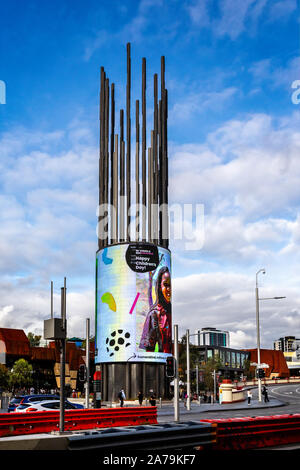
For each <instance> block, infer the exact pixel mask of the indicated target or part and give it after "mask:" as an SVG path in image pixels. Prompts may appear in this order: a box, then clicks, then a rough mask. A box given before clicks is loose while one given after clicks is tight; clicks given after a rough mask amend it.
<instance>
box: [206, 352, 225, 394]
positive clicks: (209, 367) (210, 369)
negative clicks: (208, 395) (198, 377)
mask: <svg viewBox="0 0 300 470" xmlns="http://www.w3.org/2000/svg"><path fill="white" fill-rule="evenodd" d="M221 368H222V362H221V360H220V358H219V356H216V357H214V358H209V359H207V361H206V364H205V365H204V366H203V367H202V369H203V375H204V385H205V389H206V390H208V391H211V392H213V390H214V377H213V373H214V370H215V371H216V372H218V370H219V369H221Z"/></svg>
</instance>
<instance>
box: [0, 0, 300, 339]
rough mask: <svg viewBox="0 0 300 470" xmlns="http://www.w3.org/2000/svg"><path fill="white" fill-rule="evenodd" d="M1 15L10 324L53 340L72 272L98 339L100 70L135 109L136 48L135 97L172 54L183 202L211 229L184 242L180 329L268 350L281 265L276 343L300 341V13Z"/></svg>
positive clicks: (7, 8) (156, 1)
mask: <svg viewBox="0 0 300 470" xmlns="http://www.w3.org/2000/svg"><path fill="white" fill-rule="evenodd" d="M0 10H1V15H0V84H2V87H3V84H5V87H6V100H5V104H4V103H3V99H2V104H0V327H9V328H22V329H24V330H25V332H26V333H28V332H29V331H33V332H34V333H36V334H42V331H43V320H44V319H46V318H49V316H50V281H51V280H53V281H54V291H55V298H54V301H55V305H54V307H55V312H56V314H57V315H59V314H60V311H59V310H60V288H61V286H62V285H63V279H64V276H66V277H67V287H68V297H67V318H68V334H69V336H73V335H78V336H84V335H85V320H86V318H91V329H92V333H93V331H94V330H93V326H94V325H93V322H94V284H95V252H96V249H97V237H96V223H97V218H96V207H97V198H98V189H97V180H98V140H99V137H98V135H99V118H98V116H99V109H98V103H99V79H100V67H101V66H102V65H103V66H104V67H105V69H106V71H107V73H108V75H109V77H110V79H111V81H113V82H114V83H116V105H117V108H118V109H120V107H123V106H124V104H125V102H124V99H125V85H126V43H127V42H131V51H132V74H133V80H132V82H133V83H132V85H133V89H132V99H133V100H135V99H140V91H141V90H140V83H141V60H142V57H146V58H147V80H148V82H149V83H151V81H152V77H153V74H154V73H156V72H157V73H159V72H160V56H161V55H165V57H166V87H167V88H168V93H169V128H168V133H169V157H170V162H169V170H170V202H171V203H172V204H183V203H185V204H193V207H194V206H195V205H197V204H199V205H202V206H203V207H204V222H203V224H201V226H200V227H199V226H196V225H195V224H193V225H192V226H187V230H186V232H189V233H190V234H192V235H193V236H195V237H196V236H198V239H199V240H201V241H202V243H201V246H198V248H197V249H194V250H190V249H187V244H186V242H185V241H184V240H178V239H176V238H175V237H173V238H172V240H171V246H170V247H171V250H172V255H173V258H172V259H173V318H174V323H177V324H178V325H179V331H180V334H183V333H184V332H185V330H186V329H187V328H189V329H190V330H191V333H193V332H194V330H195V329H198V328H202V327H206V326H212V327H216V328H221V329H226V330H229V331H230V337H231V346H233V347H255V342H256V331H255V274H256V272H257V271H258V270H259V269H260V268H265V269H266V275H263V274H260V275H259V277H258V279H259V289H260V295H261V297H273V296H286V299H283V300H277V301H276V300H268V301H261V303H260V310H261V343H262V347H265V348H272V346H273V340H275V339H277V338H278V337H280V336H282V335H296V336H298V337H300V290H299V287H300V104H299V101H300V100H299V98H300V92H299V93H298V94H297V89H295V88H292V85H293V84H294V87H295V86H296V85H297V82H296V81H298V80H299V81H300V21H299V20H300V5H299V2H298V1H297V0H191V1H189V0H168V1H164V0H140V1H133V0H128V1H127V2H124V1H119V0H114V1H113V2H111V1H106V0H102V1H101V2H98V1H96V0H86V1H82V0H75V1H74V0H72V1H71V0H53V1H51V2H40V1H37V0H36V1H31V0H28V1H24V0H23V1H19V0H11V1H10V2H4V1H0ZM295 82H296V85H295ZM298 83H299V87H300V82H298ZM2 91H3V88H2ZM147 94H148V96H147V98H148V101H149V102H151V96H152V90H151V87H150V86H149V87H148V88H147ZM0 96H1V95H0ZM133 103H134V101H133ZM150 111H151V110H150Z"/></svg>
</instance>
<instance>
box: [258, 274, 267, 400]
mask: <svg viewBox="0 0 300 470" xmlns="http://www.w3.org/2000/svg"><path fill="white" fill-rule="evenodd" d="M261 272H262V273H263V274H266V270H265V269H260V270H259V271H257V273H256V282H255V301H256V338H257V365H258V367H260V326H259V296H258V282H257V276H258V274H259V273H261ZM258 401H259V402H261V379H260V378H258Z"/></svg>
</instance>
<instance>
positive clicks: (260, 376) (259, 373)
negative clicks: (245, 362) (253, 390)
mask: <svg viewBox="0 0 300 470" xmlns="http://www.w3.org/2000/svg"><path fill="white" fill-rule="evenodd" d="M256 376H257V378H258V379H263V378H264V377H265V376H266V373H265V371H264V369H257V370H256Z"/></svg>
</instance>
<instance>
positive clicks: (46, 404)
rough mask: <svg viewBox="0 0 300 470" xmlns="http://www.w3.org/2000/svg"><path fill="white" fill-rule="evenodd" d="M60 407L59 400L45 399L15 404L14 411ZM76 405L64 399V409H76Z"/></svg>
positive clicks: (53, 409) (50, 409)
mask: <svg viewBox="0 0 300 470" xmlns="http://www.w3.org/2000/svg"><path fill="white" fill-rule="evenodd" d="M59 409H60V401H59V400H50V401H49V400H45V401H39V402H34V403H21V404H20V405H19V406H17V408H16V410H15V412H16V413H30V412H32V411H58V410H59ZM77 409H78V408H77V406H76V405H74V403H70V402H68V401H66V403H65V410H77Z"/></svg>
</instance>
